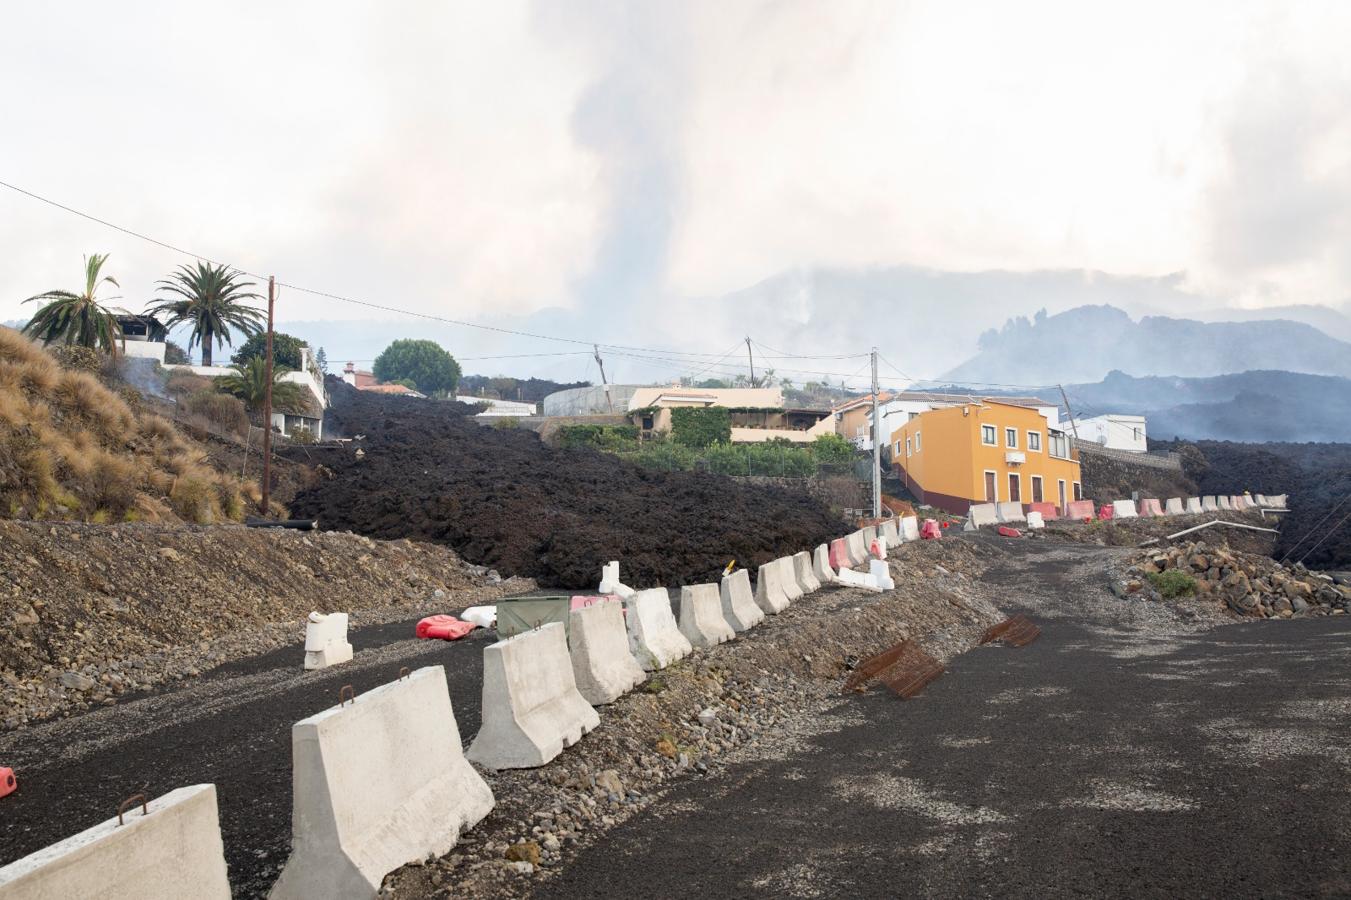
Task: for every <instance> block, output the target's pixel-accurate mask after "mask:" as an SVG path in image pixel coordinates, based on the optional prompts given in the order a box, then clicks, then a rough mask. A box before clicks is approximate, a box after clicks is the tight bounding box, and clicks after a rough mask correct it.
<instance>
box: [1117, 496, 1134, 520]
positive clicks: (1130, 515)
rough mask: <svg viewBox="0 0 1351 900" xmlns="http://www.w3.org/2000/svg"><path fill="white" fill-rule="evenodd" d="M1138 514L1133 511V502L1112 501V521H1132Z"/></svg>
mask: <svg viewBox="0 0 1351 900" xmlns="http://www.w3.org/2000/svg"><path fill="white" fill-rule="evenodd" d="M1137 515H1138V513H1136V511H1135V501H1134V500H1113V501H1112V518H1113V519H1134V518H1135V517H1136V516H1137Z"/></svg>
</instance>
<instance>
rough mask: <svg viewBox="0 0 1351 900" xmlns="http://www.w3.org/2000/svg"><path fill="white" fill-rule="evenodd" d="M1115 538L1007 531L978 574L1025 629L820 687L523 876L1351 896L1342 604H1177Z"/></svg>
mask: <svg viewBox="0 0 1351 900" xmlns="http://www.w3.org/2000/svg"><path fill="white" fill-rule="evenodd" d="M1019 551H1020V552H1019ZM1114 552H1116V551H1110V550H1103V549H1101V548H1068V547H1053V546H1048V545H1045V544H1042V545H1037V544H1034V543H1033V542H1028V543H1027V544H1025V545H1019V548H1018V551H1015V556H1014V557H1013V558H1012V559H1011V560H1010V561H1009V562H1008V563H1007V564H1005V565H1003V566H1001V567H1000V568H999V569H998V570H992V571H991V572H989V573H987V576H986V578H987V581H990V582H994V583H996V584H998V585H1000V586H1001V587H1002V588H1004V589H1005V590H1006V591H1007V601H1006V604H1007V607H1009V608H1019V607H1021V608H1023V609H1025V610H1026V611H1028V612H1029V613H1030V614H1031V615H1032V616H1033V617H1034V618H1035V619H1036V620H1037V621H1039V622H1040V623H1041V625H1042V627H1043V629H1044V634H1043V636H1042V638H1041V639H1040V640H1038V641H1037V642H1036V643H1034V644H1032V645H1031V646H1029V647H1027V648H1024V649H1021V650H1018V649H1010V648H1007V647H1004V646H990V647H985V648H981V649H978V650H976V651H973V652H970V653H967V654H964V655H962V656H959V657H957V658H955V659H954V660H953V661H952V662H951V663H950V667H949V670H948V673H947V674H946V675H945V676H944V677H942V678H941V679H939V680H938V681H937V682H935V683H934V684H932V685H930V686H929V688H928V689H927V690H926V691H925V693H924V694H923V695H922V696H921V697H920V698H918V699H916V700H913V701H910V702H902V701H900V700H898V699H897V698H895V697H894V696H892V695H891V694H890V693H888V692H885V691H884V690H874V691H872V692H870V693H868V694H866V695H863V696H853V697H847V698H839V699H833V700H830V701H828V702H827V703H826V705H825V706H824V707H823V709H822V713H821V716H820V717H819V719H818V720H817V723H816V727H815V728H814V729H813V733H811V734H806V735H800V736H798V737H797V738H796V739H790V740H785V742H784V745H783V747H782V751H781V752H780V753H778V754H775V755H773V756H772V757H771V758H768V759H763V758H762V759H759V760H747V761H745V762H741V763H738V764H736V765H733V766H731V767H729V768H728V769H725V770H723V772H722V773H720V774H717V775H714V776H710V777H708V778H706V779H703V780H701V781H686V782H680V783H677V784H675V785H674V786H673V787H672V788H671V789H670V790H669V791H668V792H667V793H666V794H665V795H664V796H663V797H662V798H661V799H660V800H659V801H657V802H656V803H654V804H653V805H652V806H650V807H648V808H647V809H646V810H645V811H643V812H642V813H641V814H639V815H638V816H635V817H634V818H632V819H630V820H629V821H628V822H626V823H624V824H622V825H620V826H619V827H617V828H615V829H614V830H613V831H612V832H610V834H608V835H607V840H606V841H605V842H604V844H603V845H600V846H595V847H592V848H589V849H587V850H585V851H583V852H582V853H581V854H580V855H579V856H578V857H577V858H576V859H574V860H573V861H571V862H570V863H569V864H568V865H567V866H566V867H565V868H564V869H562V871H560V872H558V873H557V874H556V875H554V876H553V877H552V878H551V879H550V880H549V881H547V882H544V883H543V884H541V885H540V886H539V887H538V888H537V889H536V891H535V892H534V895H535V896H539V897H558V898H573V897H621V896H622V897H634V896H707V897H745V896H764V897H771V896H772V897H843V896H847V897H896V896H917V895H919V896H940V897H952V896H973V895H974V896H1001V897H1003V896H1023V897H1033V896H1035V897H1048V896H1104V895H1108V896H1111V895H1127V894H1129V895H1131V896H1135V897H1178V896H1225V897H1237V896H1264V897H1266V896H1348V895H1351V779H1348V778H1347V777H1346V775H1347V763H1348V761H1351V679H1348V678H1347V674H1346V673H1347V672H1348V671H1351V617H1346V616H1338V617H1329V618H1319V619H1308V620H1294V621H1271V622H1258V623H1253V624H1245V625H1230V626H1225V627H1213V626H1211V625H1209V624H1206V623H1196V622H1189V621H1184V620H1182V619H1180V618H1179V617H1178V616H1177V615H1176V613H1175V612H1174V611H1173V610H1172V609H1171V608H1170V607H1168V606H1165V605H1162V604H1151V603H1144V602H1141V601H1122V600H1117V599H1115V598H1113V597H1111V596H1110V595H1108V594H1107V593H1106V591H1105V590H1104V589H1103V587H1102V580H1103V571H1104V568H1105V565H1106V563H1107V561H1108V560H1109V559H1110V558H1111V554H1112V553H1114Z"/></svg>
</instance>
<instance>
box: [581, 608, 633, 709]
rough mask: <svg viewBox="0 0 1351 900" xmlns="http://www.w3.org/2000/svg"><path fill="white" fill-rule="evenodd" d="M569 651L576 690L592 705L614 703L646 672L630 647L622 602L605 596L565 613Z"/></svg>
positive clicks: (631, 688)
mask: <svg viewBox="0 0 1351 900" xmlns="http://www.w3.org/2000/svg"><path fill="white" fill-rule="evenodd" d="M568 619H569V622H568V654H569V655H570V656H571V657H572V677H573V680H574V681H576V682H577V693H579V694H581V695H582V699H583V700H585V701H586V702H587V703H590V704H591V705H592V706H601V705H604V704H606V703H613V702H614V701H615V700H617V699H619V698H620V697H622V696H624V695H625V694H627V693H628V692H629V691H631V690H633V688H634V687H635V686H636V685H639V684H642V683H643V680H644V679H645V678H647V675H646V674H644V672H643V667H642V666H640V665H638V660H636V659H634V658H633V652H632V651H631V650H629V636H628V632H627V630H626V629H625V628H624V606H623V604H622V602H621V601H619V600H605V601H602V602H600V603H595V604H592V605H591V606H583V607H581V608H580V609H574V610H572V611H571V612H569V613H568Z"/></svg>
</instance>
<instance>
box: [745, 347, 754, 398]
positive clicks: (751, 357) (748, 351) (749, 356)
mask: <svg viewBox="0 0 1351 900" xmlns="http://www.w3.org/2000/svg"><path fill="white" fill-rule="evenodd" d="M746 359H747V360H748V361H749V362H750V364H751V387H755V356H754V355H753V354H752V353H751V336H750V335H749V334H748V335H746Z"/></svg>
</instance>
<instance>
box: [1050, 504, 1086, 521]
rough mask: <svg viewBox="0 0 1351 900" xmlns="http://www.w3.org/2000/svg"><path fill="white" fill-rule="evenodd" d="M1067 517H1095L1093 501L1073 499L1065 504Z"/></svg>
mask: <svg viewBox="0 0 1351 900" xmlns="http://www.w3.org/2000/svg"><path fill="white" fill-rule="evenodd" d="M1043 518H1044V517H1043ZM1065 518H1067V519H1091V518H1093V501H1092V500H1071V501H1070V502H1069V503H1067V504H1065Z"/></svg>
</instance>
